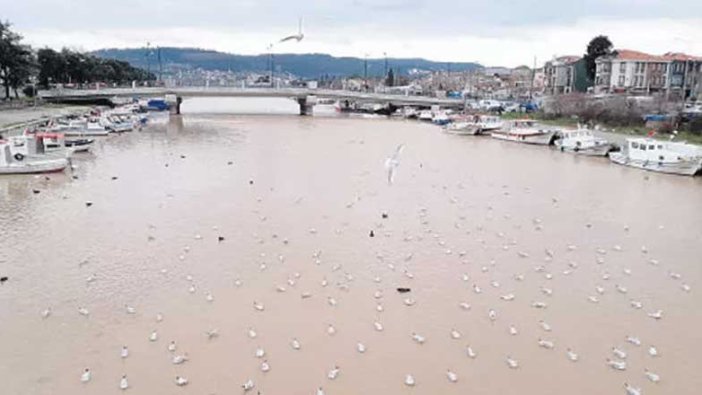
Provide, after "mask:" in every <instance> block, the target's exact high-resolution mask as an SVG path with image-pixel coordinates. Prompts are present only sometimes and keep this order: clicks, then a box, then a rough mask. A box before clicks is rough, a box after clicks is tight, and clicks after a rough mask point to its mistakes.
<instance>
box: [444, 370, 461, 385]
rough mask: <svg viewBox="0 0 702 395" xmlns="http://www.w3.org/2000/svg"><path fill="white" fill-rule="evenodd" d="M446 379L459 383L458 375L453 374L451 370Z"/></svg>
mask: <svg viewBox="0 0 702 395" xmlns="http://www.w3.org/2000/svg"><path fill="white" fill-rule="evenodd" d="M446 377H447V378H448V380H449V381H450V382H452V383H455V382H456V381H458V375H456V373H454V372H452V371H451V370H447V371H446Z"/></svg>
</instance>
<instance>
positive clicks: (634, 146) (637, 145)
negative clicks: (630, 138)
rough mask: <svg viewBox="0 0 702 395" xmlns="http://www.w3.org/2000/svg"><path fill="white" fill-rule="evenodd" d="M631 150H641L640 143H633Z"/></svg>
mask: <svg viewBox="0 0 702 395" xmlns="http://www.w3.org/2000/svg"><path fill="white" fill-rule="evenodd" d="M631 148H639V143H631Z"/></svg>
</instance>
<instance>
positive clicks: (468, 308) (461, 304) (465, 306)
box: [458, 302, 470, 310]
mask: <svg viewBox="0 0 702 395" xmlns="http://www.w3.org/2000/svg"><path fill="white" fill-rule="evenodd" d="M458 305H459V306H460V307H461V308H462V309H463V310H470V305H469V304H468V303H466V302H461V303H459V304H458Z"/></svg>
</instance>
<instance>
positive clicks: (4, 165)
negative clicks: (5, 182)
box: [0, 140, 68, 174]
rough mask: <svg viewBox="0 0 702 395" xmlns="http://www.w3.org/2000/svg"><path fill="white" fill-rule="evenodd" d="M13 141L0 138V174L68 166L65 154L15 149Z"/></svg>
mask: <svg viewBox="0 0 702 395" xmlns="http://www.w3.org/2000/svg"><path fill="white" fill-rule="evenodd" d="M17 148H18V147H15V141H5V140H0V174H33V173H49V172H55V171H61V170H63V169H65V168H66V167H67V166H68V158H67V157H66V156H65V155H60V154H58V155H56V154H42V153H32V152H29V151H28V153H27V154H24V153H22V152H20V151H19V150H17Z"/></svg>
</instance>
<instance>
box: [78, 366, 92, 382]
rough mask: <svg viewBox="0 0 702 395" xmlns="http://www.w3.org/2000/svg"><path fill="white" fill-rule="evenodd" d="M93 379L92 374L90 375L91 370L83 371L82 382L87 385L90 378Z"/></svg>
mask: <svg viewBox="0 0 702 395" xmlns="http://www.w3.org/2000/svg"><path fill="white" fill-rule="evenodd" d="M91 377H92V374H91V373H90V369H88V368H85V370H84V371H83V374H81V375H80V381H81V382H83V383H87V382H88V381H90V378H91Z"/></svg>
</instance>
